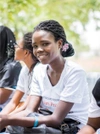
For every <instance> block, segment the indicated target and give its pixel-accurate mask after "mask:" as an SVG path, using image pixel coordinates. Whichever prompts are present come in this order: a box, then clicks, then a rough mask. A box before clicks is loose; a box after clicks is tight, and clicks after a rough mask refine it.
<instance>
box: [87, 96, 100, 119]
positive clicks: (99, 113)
mask: <svg viewBox="0 0 100 134" xmlns="http://www.w3.org/2000/svg"><path fill="white" fill-rule="evenodd" d="M89 117H93V118H95V117H100V107H99V106H98V105H97V103H96V100H95V98H94V97H93V96H92V98H91V104H90V107H89Z"/></svg>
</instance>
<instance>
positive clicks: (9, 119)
mask: <svg viewBox="0 0 100 134" xmlns="http://www.w3.org/2000/svg"><path fill="white" fill-rule="evenodd" d="M40 102H41V97H40V96H30V100H29V104H28V106H27V108H26V109H25V110H23V111H21V112H19V113H16V114H12V115H0V130H2V129H3V128H4V127H5V126H7V125H18V126H23V127H24V126H27V127H28V126H33V123H34V118H33V117H32V118H30V117H26V116H27V115H28V114H29V113H32V112H37V110H38V107H39V105H40Z"/></svg>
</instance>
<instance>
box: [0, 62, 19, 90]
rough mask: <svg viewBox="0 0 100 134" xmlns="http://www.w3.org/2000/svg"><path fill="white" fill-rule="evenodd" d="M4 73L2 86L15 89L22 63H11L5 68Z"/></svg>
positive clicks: (0, 82)
mask: <svg viewBox="0 0 100 134" xmlns="http://www.w3.org/2000/svg"><path fill="white" fill-rule="evenodd" d="M4 70H5V71H4V73H3V76H2V79H1V80H0V87H2V88H8V89H15V88H16V85H17V81H18V77H19V73H20V70H21V65H20V63H17V64H15V65H12V64H11V65H9V66H7V67H6V68H5V69H4Z"/></svg>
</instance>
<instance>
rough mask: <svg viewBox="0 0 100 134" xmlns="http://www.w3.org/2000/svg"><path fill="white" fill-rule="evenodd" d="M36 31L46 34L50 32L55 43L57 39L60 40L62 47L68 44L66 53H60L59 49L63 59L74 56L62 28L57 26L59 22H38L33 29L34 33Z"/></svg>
mask: <svg viewBox="0 0 100 134" xmlns="http://www.w3.org/2000/svg"><path fill="white" fill-rule="evenodd" d="M38 30H45V31H48V32H51V33H52V34H53V36H54V38H55V41H58V40H59V39H62V41H63V42H62V43H63V46H64V45H65V44H66V43H67V44H68V49H66V51H62V48H61V55H62V56H63V57H68V56H72V55H74V49H73V47H72V45H71V43H69V42H68V41H67V40H66V34H65V31H64V28H63V27H62V26H61V25H60V24H59V22H57V21H55V20H46V21H43V22H40V23H39V24H38V25H37V26H36V27H35V28H34V31H33V33H34V32H35V31H38Z"/></svg>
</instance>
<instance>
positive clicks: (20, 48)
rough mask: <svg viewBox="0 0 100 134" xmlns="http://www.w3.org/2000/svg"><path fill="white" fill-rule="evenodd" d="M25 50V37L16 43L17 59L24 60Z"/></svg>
mask: <svg viewBox="0 0 100 134" xmlns="http://www.w3.org/2000/svg"><path fill="white" fill-rule="evenodd" d="M24 56H25V50H24V49H23V39H21V40H19V41H18V45H17V44H16V45H15V60H19V61H24Z"/></svg>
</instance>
